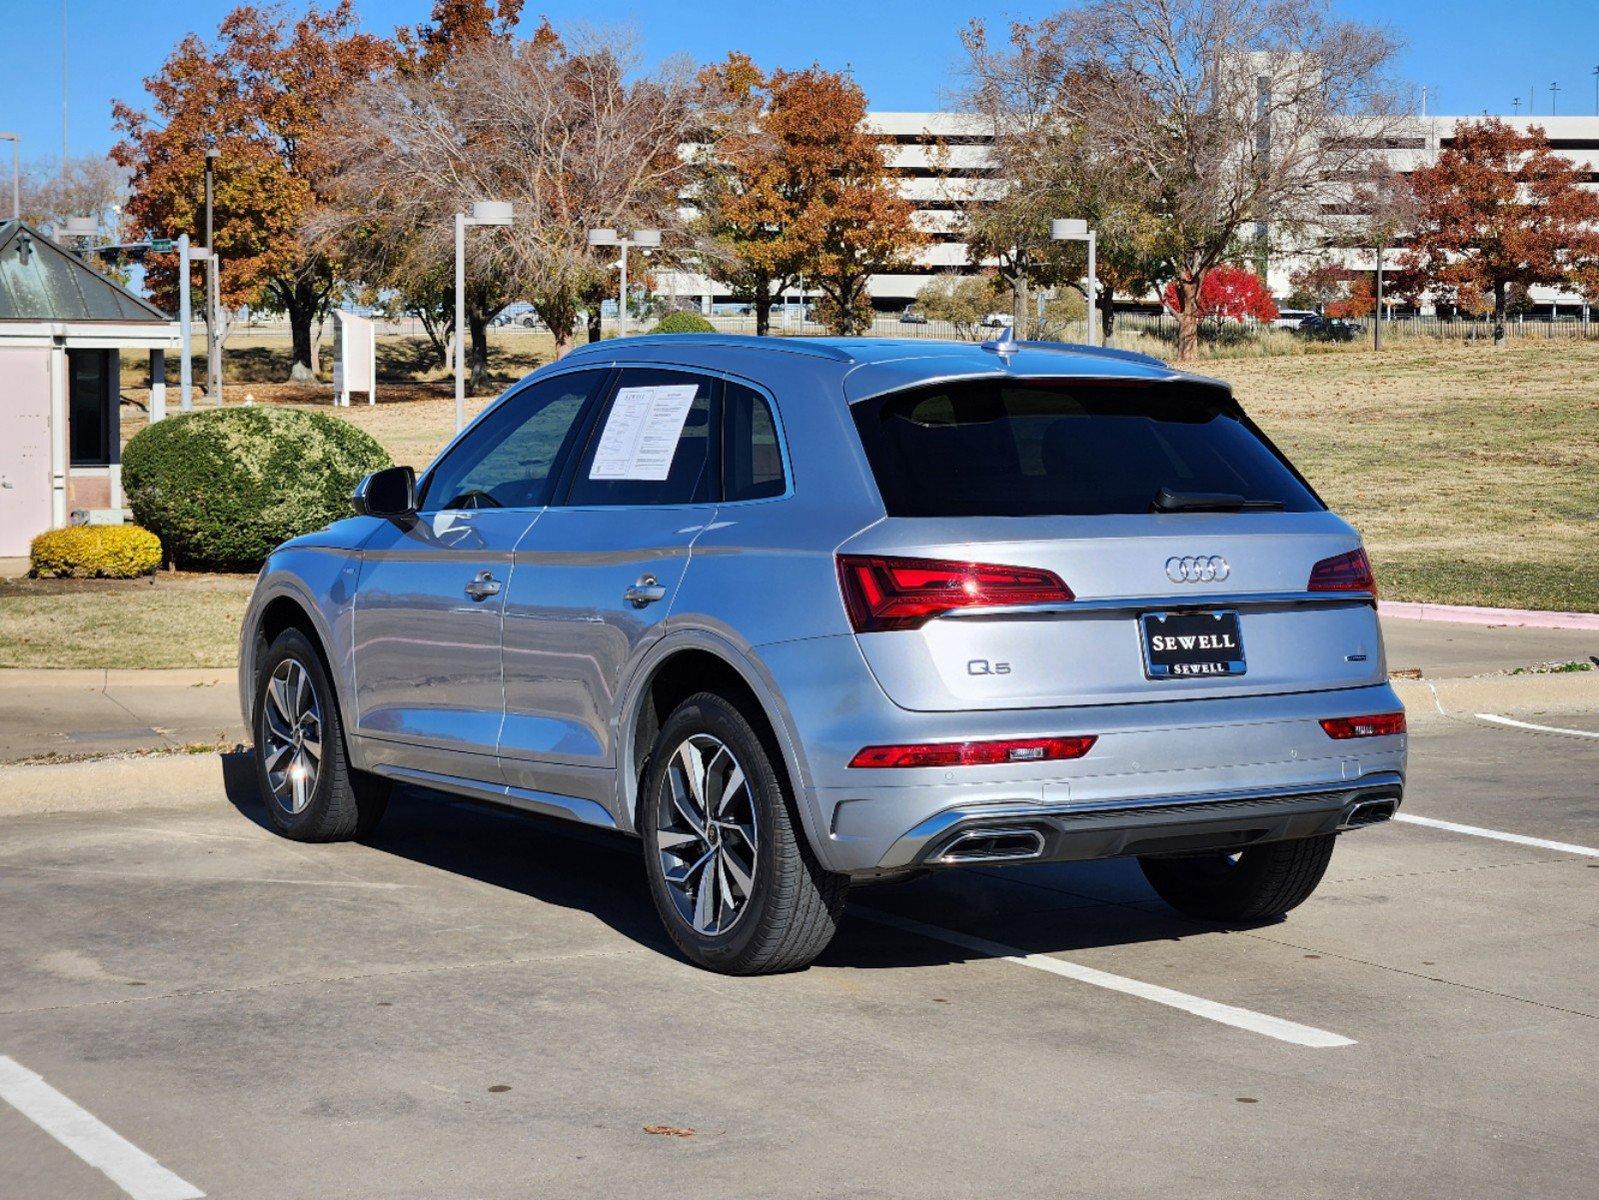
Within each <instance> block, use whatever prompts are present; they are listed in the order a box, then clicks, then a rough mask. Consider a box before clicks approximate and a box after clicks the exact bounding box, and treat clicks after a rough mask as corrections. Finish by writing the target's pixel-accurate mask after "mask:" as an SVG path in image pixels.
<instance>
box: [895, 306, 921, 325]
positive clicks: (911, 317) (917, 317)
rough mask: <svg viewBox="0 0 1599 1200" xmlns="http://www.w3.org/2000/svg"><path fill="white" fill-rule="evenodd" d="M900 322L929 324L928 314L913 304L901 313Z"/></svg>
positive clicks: (904, 323)
mask: <svg viewBox="0 0 1599 1200" xmlns="http://www.w3.org/2000/svg"><path fill="white" fill-rule="evenodd" d="M899 323H900V324H901V325H925V324H927V314H926V313H924V312H922V311H921V310H920V309H918V308H917V307H916V306H915V305H911V307H909V308H907V309H906V310H905V311H904V312H902V313H900V314H899Z"/></svg>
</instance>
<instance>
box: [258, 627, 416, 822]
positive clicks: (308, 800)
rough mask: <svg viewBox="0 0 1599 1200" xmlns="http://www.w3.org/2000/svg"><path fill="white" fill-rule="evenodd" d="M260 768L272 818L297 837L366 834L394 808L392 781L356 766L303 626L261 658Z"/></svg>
mask: <svg viewBox="0 0 1599 1200" xmlns="http://www.w3.org/2000/svg"><path fill="white" fill-rule="evenodd" d="M255 770H256V780H257V782H258V783H259V784H260V787H261V799H262V800H263V801H264V802H265V804H266V811H267V819H268V820H269V821H271V822H272V827H273V828H274V829H276V830H277V831H278V832H279V833H281V834H283V835H284V836H285V837H290V838H293V839H295V840H296V841H300V842H336V841H343V840H345V839H347V838H352V837H361V836H364V835H365V834H368V833H370V832H371V831H372V830H373V828H375V827H376V825H377V823H378V821H380V820H381V819H382V817H383V811H384V809H386V808H387V807H388V803H389V790H390V785H389V783H388V781H387V780H384V779H381V778H379V777H378V776H376V775H369V774H367V773H366V772H364V771H357V770H355V769H354V768H352V767H351V766H350V760H349V756H348V754H347V753H346V751H345V746H344V726H343V724H342V723H341V721H340V720H339V706H338V701H337V699H336V698H335V696H334V694H333V685H332V683H331V682H329V680H328V676H327V672H326V671H324V670H323V669H322V658H321V655H319V654H318V653H317V651H316V647H315V646H313V645H312V644H311V640H310V638H308V637H306V635H305V634H304V633H302V632H301V631H300V630H298V629H286V630H284V631H283V632H282V633H281V634H279V635H278V637H277V639H276V640H275V641H274V642H273V643H272V645H271V646H270V647H268V649H267V652H266V657H265V658H263V659H262V661H261V668H260V671H259V672H258V682H257V684H256V693H255Z"/></svg>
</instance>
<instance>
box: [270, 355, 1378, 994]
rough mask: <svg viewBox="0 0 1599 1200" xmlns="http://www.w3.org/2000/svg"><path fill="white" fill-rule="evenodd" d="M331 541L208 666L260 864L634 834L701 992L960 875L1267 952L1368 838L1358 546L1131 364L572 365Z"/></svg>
mask: <svg viewBox="0 0 1599 1200" xmlns="http://www.w3.org/2000/svg"><path fill="white" fill-rule="evenodd" d="M353 506H354V509H355V515H354V516H352V517H350V518H349V519H347V520H342V521H339V522H337V523H335V524H333V525H332V526H330V527H328V528H327V529H324V530H322V531H321V532H319V533H314V534H310V535H308V536H306V537H301V538H296V539H295V540H293V541H291V542H287V543H285V544H284V545H283V546H281V547H279V548H278V550H277V551H275V552H274V553H273V554H272V556H271V558H270V559H268V561H267V563H266V565H265V568H264V569H263V570H262V572H261V577H260V580H259V582H258V584H257V586H256V590H255V594H254V598H253V599H252V601H251V603H250V607H249V610H248V613H247V615H246V618H245V622H244V632H243V646H242V655H241V660H240V664H241V665H240V689H241V699H242V702H243V705H244V711H245V717H246V720H247V722H248V723H249V725H250V727H251V728H252V730H253V731H254V736H255V746H256V750H255V759H256V765H257V773H258V776H259V782H260V787H261V791H262V794H263V798H264V802H265V805H266V810H267V812H268V813H269V814H270V817H271V820H272V822H273V824H274V825H275V826H276V828H277V829H279V830H280V831H281V832H282V833H284V834H285V835H287V836H289V837H292V838H298V839H302V840H306V841H317V840H330V839H337V838H348V837H359V836H361V835H363V834H366V833H368V832H370V831H371V830H372V828H373V826H374V825H375V824H376V822H377V821H378V819H379V818H380V817H381V816H382V813H383V809H384V805H385V803H386V802H387V799H388V793H389V790H390V788H391V787H392V786H394V785H395V784H408V785H414V786H417V787H421V788H424V789H430V790H433V791H437V792H444V793H453V794H455V795H459V796H467V797H472V798H476V799H478V800H483V801H488V802H491V803H494V804H498V805H504V806H509V807H512V808H518V809H525V810H528V811H532V812H536V813H542V814H547V815H553V816H557V817H562V818H567V819H570V820H573V821H578V822H583V823H586V824H589V825H595V826H602V827H604V828H606V829H616V830H621V831H623V832H626V833H631V834H635V835H637V836H638V837H640V838H641V839H642V841H643V843H644V862H645V869H646V871H647V873H648V876H649V886H650V892H651V894H652V896H653V897H654V901H655V904H656V907H657V908H658V909H659V911H660V915H661V919H662V920H663V921H664V922H665V924H666V927H667V929H668V930H669V931H670V933H671V936H672V939H673V940H674V941H675V942H676V944H677V945H678V947H679V948H680V949H681V950H682V952H683V953H684V954H685V955H686V956H688V957H689V958H690V959H692V960H693V961H694V962H696V963H699V964H701V965H703V966H705V967H709V968H711V969H713V970H717V971H724V972H729V973H740V974H751V973H757V972H771V971H783V970H791V969H795V968H799V967H803V966H805V965H806V964H808V963H809V962H810V961H811V960H812V959H813V958H815V956H816V955H817V954H819V953H820V952H821V951H822V949H823V948H824V947H825V946H826V945H827V944H828V940H829V939H830V938H831V937H832V936H833V933H834V930H835V929H836V927H837V924H838V921H839V918H840V913H841V910H842V908H843V904H844V897H845V892H846V890H847V889H848V888H849V887H850V886H851V885H852V884H865V883H873V882H881V881H888V880H894V879H900V878H904V877H906V876H909V875H913V874H917V873H921V872H925V871H933V870H944V869H948V868H952V867H959V866H963V865H968V864H973V863H990V864H992V863H1026V862H1035V863H1036V862H1060V861H1071V860H1082V859H1096V858H1113V857H1133V858H1136V859H1137V860H1138V862H1139V864H1140V865H1141V867H1142V870H1143V873H1144V875H1145V876H1146V877H1147V878H1148V880H1149V883H1150V884H1151V886H1152V887H1153V888H1154V889H1155V891H1156V892H1158V893H1159V894H1160V895H1161V896H1162V897H1163V898H1164V899H1165V900H1166V901H1168V902H1169V903H1170V904H1171V905H1173V906H1174V907H1175V908H1177V909H1179V910H1181V911H1182V912H1184V913H1187V914H1190V915H1192V916H1195V917H1199V918H1202V919H1205V920H1212V921H1220V922H1256V921H1261V920H1266V919H1271V918H1274V917H1277V916H1279V915H1280V914H1282V913H1284V912H1286V911H1287V910H1288V909H1291V908H1293V907H1294V906H1295V905H1297V904H1299V903H1300V902H1301V901H1303V900H1304V899H1305V898H1306V897H1307V896H1309V895H1310V893H1311V891H1312V890H1313V889H1314V888H1315V886H1316V884H1317V882H1318V881H1319V880H1320V878H1321V875H1322V873H1323V871H1324V870H1325V868H1326V866H1327V862H1328V858H1329V856H1330V855H1331V854H1332V849H1333V843H1334V840H1335V837H1336V835H1337V834H1339V833H1340V832H1343V831H1346V830H1350V829H1354V828H1358V827H1360V826H1362V825H1367V824H1370V823H1373V822H1377V821H1382V820H1384V819H1386V818H1387V817H1389V816H1391V815H1392V814H1393V812H1394V811H1395V809H1396V808H1397V807H1398V804H1399V801H1400V795H1401V789H1402V787H1403V781H1404V769H1405V719H1404V712H1403V710H1402V708H1401V706H1400V703H1399V700H1398V697H1397V696H1396V695H1395V694H1394V692H1393V689H1392V688H1391V687H1390V686H1389V685H1388V682H1387V675H1386V671H1385V668H1384V662H1383V646H1382V638H1381V634H1380V633H1379V630H1378V626H1377V613H1376V586H1375V584H1374V582H1373V579H1372V574H1371V569H1370V566H1369V565H1368V563H1367V559H1366V554H1365V552H1364V550H1362V548H1361V544H1360V539H1359V536H1358V535H1357V534H1356V533H1355V531H1354V530H1353V529H1352V528H1350V526H1349V525H1348V524H1346V523H1345V522H1344V521H1343V520H1341V519H1340V518H1339V517H1337V516H1336V515H1334V514H1333V513H1331V512H1329V511H1328V510H1327V508H1326V506H1325V505H1324V504H1323V503H1322V501H1321V500H1320V499H1318V498H1317V496H1316V493H1315V492H1314V491H1313V490H1312V488H1311V486H1310V484H1309V483H1308V482H1306V480H1305V479H1304V478H1303V477H1302V476H1301V475H1300V474H1299V472H1298V471H1296V470H1295V469H1294V467H1293V466H1292V464H1290V463H1289V462H1288V461H1287V459H1286V458H1284V457H1283V455H1282V454H1281V453H1280V452H1279V451H1278V450H1277V449H1276V448H1275V447H1274V446H1273V445H1272V444H1271V442H1270V441H1268V440H1267V438H1266V437H1265V436H1264V435H1263V434H1262V433H1261V431H1260V430H1259V429H1258V428H1256V427H1255V425H1254V424H1253V423H1252V422H1251V421H1250V419H1249V418H1248V417H1247V416H1246V415H1245V414H1244V413H1243V411H1242V410H1241V409H1240V408H1239V406H1238V404H1237V403H1236V402H1235V401H1234V399H1233V397H1232V395H1231V394H1230V392H1229V391H1228V389H1227V388H1226V386H1225V385H1223V384H1221V383H1218V382H1216V381H1214V380H1210V379H1204V378H1200V377H1197V376H1193V375H1186V374H1181V373H1179V372H1177V371H1174V370H1173V369H1172V368H1171V367H1170V366H1168V365H1167V364H1165V363H1162V362H1160V361H1158V360H1156V359H1153V358H1148V357H1145V356H1142V355H1137V354H1129V353H1122V352H1116V351H1109V350H1095V349H1089V348H1084V347H1079V346H1065V345H1058V344H1041V343H1017V342H1015V341H1014V340H1011V339H1010V335H1009V333H1008V331H1007V332H1006V334H1005V335H1004V336H1003V337H1002V338H1001V339H1000V340H997V341H995V342H990V343H987V344H985V345H981V346H978V345H971V344H964V343H945V342H934V341H897V340H889V339H841V340H802V339H795V338H740V337H724V336H717V335H684V336H657V337H646V338H637V339H624V340H616V341H606V342H601V343H598V344H594V345H590V346H587V347H584V348H582V349H580V350H577V351H575V352H573V353H572V354H570V355H568V356H567V357H566V358H563V359H561V360H560V361H559V362H556V363H553V364H551V365H550V366H548V367H546V368H544V369H542V370H539V371H537V372H535V373H534V374H532V375H530V376H529V377H528V378H526V379H525V380H523V381H522V382H521V383H519V384H517V385H516V386H515V387H513V388H511V389H510V390H509V391H508V392H506V394H505V395H503V396H501V397H500V398H499V399H498V400H497V401H496V402H495V403H494V404H493V405H491V406H490V407H489V408H488V409H487V410H486V411H485V412H484V413H483V414H482V415H481V416H479V417H478V418H477V420H476V421H474V422H473V423H472V424H471V425H470V426H468V427H467V429H466V430H465V431H463V432H462V433H461V434H460V435H459V436H457V437H456V438H455V440H454V441H453V442H451V443H450V445H449V446H447V447H446V448H445V450H444V452H443V453H442V454H440V455H439V456H438V458H437V459H436V460H435V461H434V462H433V464H432V465H431V466H430V467H428V468H427V470H426V471H424V472H423V473H422V474H421V475H420V476H417V475H416V474H415V473H414V472H413V471H412V470H411V469H410V468H409V467H394V468H391V469H389V470H386V471H380V472H378V473H376V474H374V475H371V476H368V477H367V478H366V479H365V480H363V481H362V483H361V485H360V487H359V489H358V490H357V491H356V494H355V496H354V499H353Z"/></svg>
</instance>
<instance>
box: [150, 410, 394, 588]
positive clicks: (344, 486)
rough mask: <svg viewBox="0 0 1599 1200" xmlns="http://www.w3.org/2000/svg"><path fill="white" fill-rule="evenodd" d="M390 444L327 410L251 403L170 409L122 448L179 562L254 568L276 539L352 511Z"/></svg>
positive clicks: (153, 522) (154, 526)
mask: <svg viewBox="0 0 1599 1200" xmlns="http://www.w3.org/2000/svg"><path fill="white" fill-rule="evenodd" d="M390 465H392V464H391V460H390V459H389V455H388V452H387V451H385V450H384V449H383V447H382V446H380V445H378V443H377V442H376V441H375V440H373V438H372V437H371V436H370V435H368V434H366V433H364V432H362V431H361V430H359V429H357V428H356V427H355V426H354V425H351V424H350V423H349V422H347V421H341V420H339V419H338V418H337V417H331V416H328V415H326V414H324V413H310V412H301V411H298V410H296V409H288V408H272V407H264V406H251V407H247V408H224V409H217V410H216V411H214V412H204V413H189V414H187V415H184V416H179V417H169V418H168V419H167V420H165V421H162V422H160V423H159V424H157V425H151V426H149V427H148V428H146V429H144V430H142V431H141V432H140V433H139V434H138V436H136V437H135V438H134V439H133V440H132V441H130V442H129V443H128V445H127V448H126V449H125V450H124V451H123V454H122V486H123V490H124V491H125V492H126V494H127V497H128V503H129V505H130V506H131V507H132V509H133V514H134V516H135V517H136V518H137V519H138V522H139V524H141V525H144V526H147V527H148V528H150V529H151V530H153V531H154V532H155V533H156V534H157V535H159V536H160V538H161V544H162V545H163V546H164V547H165V548H166V552H167V555H168V557H169V558H171V559H172V560H173V561H174V562H176V563H180V564H182V565H183V566H186V567H187V566H194V567H208V568H212V569H215V570H223V571H253V570H255V569H256V568H257V567H259V566H260V565H261V562H262V560H263V559H265V558H266V556H267V554H268V553H269V552H270V551H271V550H272V548H273V547H274V546H276V545H277V544H278V543H280V542H283V541H286V540H288V539H289V538H291V537H298V536H299V535H300V534H303V533H310V532H311V531H312V530H315V529H320V528H322V527H323V526H324V525H327V524H328V523H329V522H330V521H335V520H337V519H338V518H339V517H342V516H348V515H349V512H350V492H351V491H352V490H353V489H354V487H355V485H356V483H357V482H358V481H359V480H360V478H361V476H363V475H365V474H366V473H367V472H368V471H376V470H379V469H380V468H382V467H387V466H390Z"/></svg>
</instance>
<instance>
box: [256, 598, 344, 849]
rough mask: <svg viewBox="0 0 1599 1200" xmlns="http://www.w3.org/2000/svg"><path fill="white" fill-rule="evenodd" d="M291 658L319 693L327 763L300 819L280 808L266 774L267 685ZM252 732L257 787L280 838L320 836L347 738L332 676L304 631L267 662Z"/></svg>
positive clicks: (289, 637)
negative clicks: (329, 675)
mask: <svg viewBox="0 0 1599 1200" xmlns="http://www.w3.org/2000/svg"><path fill="white" fill-rule="evenodd" d="M291 658H292V659H294V660H295V661H296V662H298V663H299V664H300V666H301V667H303V668H304V669H305V672H306V674H307V675H308V676H309V677H310V679H311V686H312V688H313V689H315V691H316V697H317V702H318V703H319V704H320V706H321V709H322V761H321V764H320V766H319V769H318V770H317V777H316V786H315V788H313V789H312V792H311V799H310V801H309V802H308V803H307V804H306V806H305V807H304V808H303V809H301V810H300V811H299V812H297V813H291V812H289V811H288V810H287V809H285V808H284V807H283V806H282V805H281V804H279V803H278V800H277V797H276V796H274V795H273V794H272V785H271V783H270V782H269V781H268V780H267V771H266V706H267V703H268V701H267V684H268V683H269V682H270V680H271V679H272V673H273V672H274V671H276V670H277V669H278V667H280V666H281V665H282V664H283V663H284V661H285V660H287V659H291ZM251 732H252V733H253V734H254V735H255V753H254V755H253V758H254V761H255V778H256V784H257V786H258V787H259V788H260V789H261V801H262V803H263V804H264V805H265V807H266V812H267V820H268V821H270V822H271V823H272V826H273V828H275V829H276V830H278V832H280V833H282V834H285V835H287V836H289V837H300V838H307V837H308V836H314V834H313V831H315V830H316V829H318V828H319V827H320V826H321V825H322V824H323V822H324V821H325V820H326V819H327V816H328V808H329V804H330V794H331V792H332V789H333V783H334V779H333V777H334V773H335V772H336V771H337V770H339V769H340V767H341V765H342V761H341V760H342V755H341V754H340V750H341V749H342V744H343V743H342V740H341V739H342V738H343V736H344V733H343V726H342V724H341V722H340V721H339V712H338V699H337V697H336V696H335V695H334V692H333V686H332V684H331V683H330V682H329V680H328V676H327V672H326V671H324V670H323V669H322V656H321V655H319V654H318V653H317V651H316V647H315V646H313V645H312V644H311V642H310V639H308V638H307V637H306V636H305V634H303V633H301V632H300V631H299V630H298V629H288V630H285V631H284V632H283V633H281V634H279V635H278V638H277V640H276V641H274V642H273V643H272V645H271V646H270V647H269V648H268V649H267V652H266V657H265V658H263V659H262V661H261V667H260V670H258V671H257V672H256V681H255V709H254V722H253V729H252V731H251Z"/></svg>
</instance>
